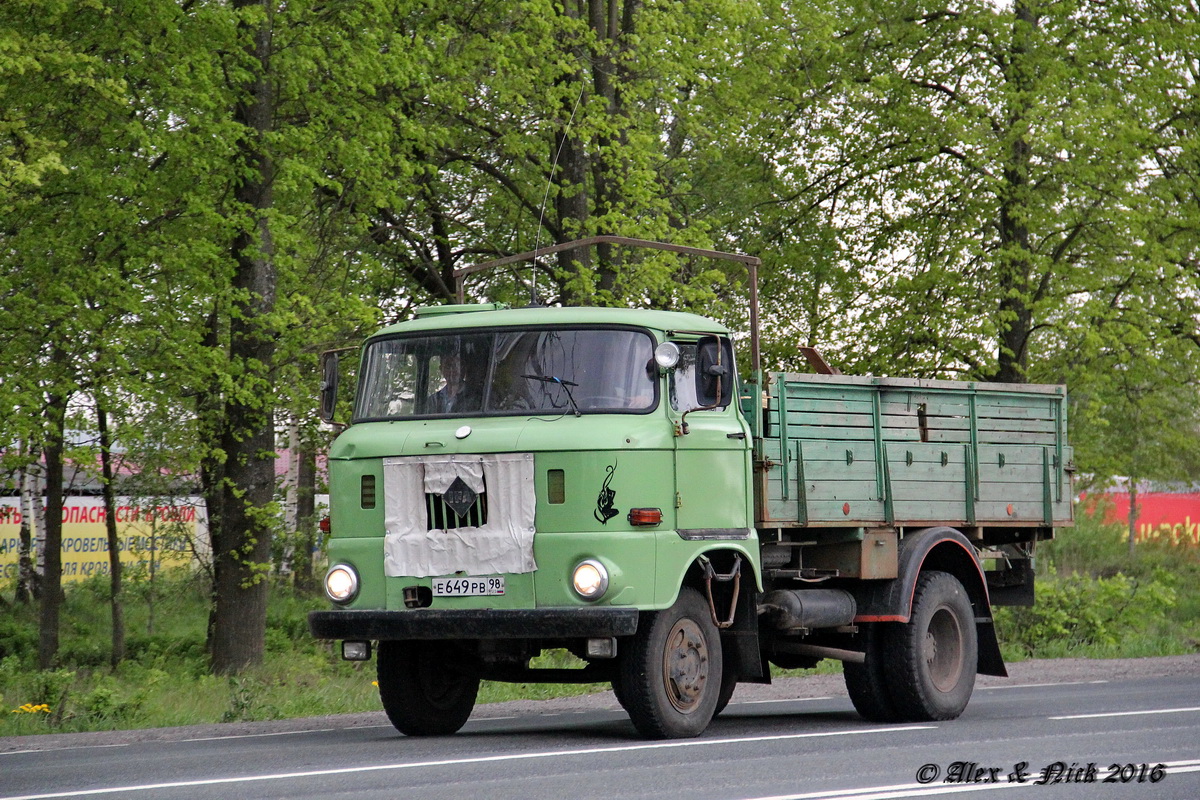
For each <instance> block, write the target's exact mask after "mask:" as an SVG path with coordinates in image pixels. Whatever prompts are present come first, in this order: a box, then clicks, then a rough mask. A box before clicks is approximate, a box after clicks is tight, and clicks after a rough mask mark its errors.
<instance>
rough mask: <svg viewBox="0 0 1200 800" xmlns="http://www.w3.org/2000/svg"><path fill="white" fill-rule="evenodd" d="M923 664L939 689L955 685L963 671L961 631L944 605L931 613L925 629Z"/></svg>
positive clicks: (951, 688) (942, 689)
mask: <svg viewBox="0 0 1200 800" xmlns="http://www.w3.org/2000/svg"><path fill="white" fill-rule="evenodd" d="M925 664H926V666H927V667H928V668H929V679H930V680H931V681H932V682H933V685H934V686H935V687H936V688H937V690H938V691H939V692H949V691H952V690H953V689H954V687H955V686H957V685H958V681H959V678H960V677H961V676H962V673H963V631H962V627H961V626H960V625H959V621H958V617H957V616H956V615H955V614H954V612H953V611H951V610H950V609H949V608H947V607H946V606H941V607H940V608H938V609H937V610H936V611H934V612H933V616H932V617H931V618H930V620H929V629H928V630H927V631H926V632H925Z"/></svg>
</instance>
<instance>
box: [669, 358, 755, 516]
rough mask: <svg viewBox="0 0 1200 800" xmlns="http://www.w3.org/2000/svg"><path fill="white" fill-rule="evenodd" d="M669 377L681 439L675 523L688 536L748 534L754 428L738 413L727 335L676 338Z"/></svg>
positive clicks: (672, 410) (677, 441) (677, 452)
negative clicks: (675, 358) (676, 356)
mask: <svg viewBox="0 0 1200 800" xmlns="http://www.w3.org/2000/svg"><path fill="white" fill-rule="evenodd" d="M676 344H677V345H678V346H679V351H680V354H679V362H678V364H677V365H676V367H675V369H674V370H673V371H672V372H671V375H670V377H669V392H668V394H669V404H670V413H671V416H672V419H673V420H674V422H675V425H676V430H677V431H678V432H679V435H677V436H676V437H675V491H676V495H675V504H676V528H677V529H678V530H679V531H680V534H681V535H682V536H684V538H696V539H701V538H703V539H710V538H711V539H724V538H744V537H745V536H746V534H747V532H748V530H749V528H751V527H752V525H753V520H752V513H753V512H752V509H751V500H750V485H751V484H750V478H749V476H750V449H749V443H750V439H749V437H750V432H749V429H748V428H747V426H746V424H745V421H744V420H743V419H742V416H741V414H739V413H738V412H737V406H736V398H737V392H736V385H737V374H736V369H735V365H734V360H733V347H732V345H731V343H730V341H729V339H728V338H726V337H723V336H706V337H701V338H697V339H694V340H690V341H686V340H685V341H676Z"/></svg>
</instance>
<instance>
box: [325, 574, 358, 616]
mask: <svg viewBox="0 0 1200 800" xmlns="http://www.w3.org/2000/svg"><path fill="white" fill-rule="evenodd" d="M325 596H326V597H328V598H329V599H330V600H332V601H333V602H335V603H337V604H338V605H343V606H344V605H346V604H347V603H349V602H352V601H353V600H354V598H356V597H358V571H357V570H356V569H354V567H352V566H350V565H349V564H334V565H333V566H332V567H330V568H329V571H328V572H326V573H325Z"/></svg>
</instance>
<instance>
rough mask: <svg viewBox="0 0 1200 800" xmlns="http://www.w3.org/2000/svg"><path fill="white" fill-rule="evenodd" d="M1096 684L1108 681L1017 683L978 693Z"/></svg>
mask: <svg viewBox="0 0 1200 800" xmlns="http://www.w3.org/2000/svg"><path fill="white" fill-rule="evenodd" d="M1097 683H1108V681H1064V682H1063V683H1018V684H1014V685H1012V686H984V687H981V688H980V690H979V691H981V692H994V691H996V690H998V689H1041V688H1043V687H1046V686H1090V685H1092V684H1097Z"/></svg>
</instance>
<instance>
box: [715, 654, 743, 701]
mask: <svg viewBox="0 0 1200 800" xmlns="http://www.w3.org/2000/svg"><path fill="white" fill-rule="evenodd" d="M725 644H726V643H725V642H721V649H722V651H723V654H724V658H723V659H722V661H721V691H720V692H718V693H717V707H716V708H714V709H713V716H714V717H716V716H717V715H718V714H720V713H721V712H722V711H724V710H725V707H726V706H727V705H729V700H730V699H731V698H732V697H733V690H734V689H736V688H737V685H738V668H737V664H736V663H735V661H734V658H735V656H734V650H733V648H732V647H726V646H725Z"/></svg>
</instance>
